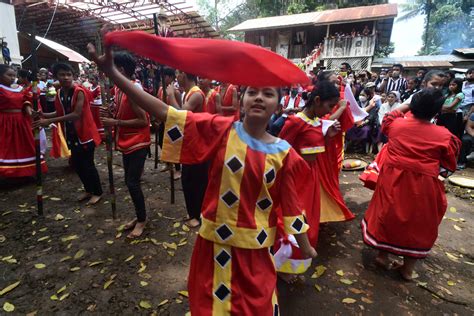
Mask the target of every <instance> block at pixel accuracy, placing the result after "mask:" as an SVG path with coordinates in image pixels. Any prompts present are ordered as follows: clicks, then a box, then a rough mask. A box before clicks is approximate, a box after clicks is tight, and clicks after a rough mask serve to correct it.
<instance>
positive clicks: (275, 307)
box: [273, 304, 280, 316]
mask: <svg viewBox="0 0 474 316" xmlns="http://www.w3.org/2000/svg"><path fill="white" fill-rule="evenodd" d="M278 315H280V313H279V309H278V305H277V304H275V306H273V316H278Z"/></svg>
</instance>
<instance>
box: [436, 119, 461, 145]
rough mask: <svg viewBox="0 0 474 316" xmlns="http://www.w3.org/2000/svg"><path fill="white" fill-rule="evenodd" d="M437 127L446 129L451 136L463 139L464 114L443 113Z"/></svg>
mask: <svg viewBox="0 0 474 316" xmlns="http://www.w3.org/2000/svg"><path fill="white" fill-rule="evenodd" d="M436 124H437V125H440V126H444V127H446V128H447V129H448V130H449V131H450V132H451V134H453V135H454V136H457V137H458V138H459V139H461V136H462V134H463V132H464V122H463V120H462V113H443V114H441V115H440V116H439V117H438V122H437V123H436Z"/></svg>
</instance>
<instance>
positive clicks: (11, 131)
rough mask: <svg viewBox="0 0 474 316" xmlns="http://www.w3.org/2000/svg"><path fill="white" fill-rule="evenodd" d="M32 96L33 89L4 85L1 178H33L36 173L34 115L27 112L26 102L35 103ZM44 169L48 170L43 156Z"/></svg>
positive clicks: (0, 110) (0, 95)
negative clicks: (32, 119) (31, 115)
mask: <svg viewBox="0 0 474 316" xmlns="http://www.w3.org/2000/svg"><path fill="white" fill-rule="evenodd" d="M32 96H33V94H32V93H31V88H29V89H28V88H26V89H23V87H21V86H20V87H18V88H10V87H7V86H4V85H0V126H1V127H2V128H1V135H0V177H7V178H16V177H32V176H35V174H36V149H35V140H34V138H33V132H32V124H31V117H30V116H29V115H27V114H26V113H25V112H24V111H23V107H24V104H25V103H30V104H31V102H32ZM38 103H39V102H38ZM41 170H42V172H46V171H47V167H46V162H45V161H44V160H43V157H41Z"/></svg>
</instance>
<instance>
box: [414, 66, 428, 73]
mask: <svg viewBox="0 0 474 316" xmlns="http://www.w3.org/2000/svg"><path fill="white" fill-rule="evenodd" d="M420 70H421V71H423V72H424V73H427V72H428V69H426V68H425V67H421V68H418V70H417V71H416V72H419V71H420Z"/></svg>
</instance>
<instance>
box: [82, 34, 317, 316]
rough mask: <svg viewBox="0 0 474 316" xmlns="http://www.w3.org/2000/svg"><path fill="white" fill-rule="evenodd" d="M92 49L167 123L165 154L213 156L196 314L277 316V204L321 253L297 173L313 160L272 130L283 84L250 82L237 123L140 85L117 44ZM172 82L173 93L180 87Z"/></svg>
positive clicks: (292, 228) (196, 260)
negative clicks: (122, 69)
mask: <svg viewBox="0 0 474 316" xmlns="http://www.w3.org/2000/svg"><path fill="white" fill-rule="evenodd" d="M121 34H122V35H124V36H127V35H129V34H123V33H117V35H121ZM143 38H144V37H143ZM107 40H108V37H107V36H106V42H107ZM150 40H152V39H151V38H150ZM177 40H178V39H177ZM179 40H181V39H179ZM182 40H186V39H182ZM204 42H205V40H202V43H204ZM109 43H110V37H109ZM168 43H175V42H173V41H169V42H168ZM194 43H200V42H196V41H195V42H194ZM169 45H171V44H169ZM89 52H90V53H91V54H92V56H93V59H94V60H95V61H96V63H97V64H98V65H99V66H100V67H101V68H102V69H103V71H104V72H105V73H106V74H107V75H108V76H109V77H110V78H111V79H112V80H113V81H114V82H115V84H116V85H117V86H118V87H119V88H120V89H121V90H122V91H123V92H124V93H125V94H127V96H128V97H129V98H130V99H131V100H132V101H133V102H135V103H136V104H137V105H139V106H140V107H141V108H143V109H144V110H146V111H147V112H149V113H150V114H152V115H154V116H155V117H156V118H157V119H159V120H161V121H165V122H166V125H165V139H164V145H163V159H165V160H167V161H170V162H182V163H187V164H193V163H202V162H204V161H208V160H211V167H210V170H209V178H210V179H213V181H210V182H209V184H208V187H207V190H206V196H205V199H204V203H203V208H202V210H203V211H202V226H201V228H200V230H199V235H198V237H197V240H196V244H195V247H194V252H193V257H192V260H191V267H190V274H189V284H188V287H189V301H190V307H191V313H192V314H193V315H198V316H199V315H211V314H214V315H230V314H231V313H232V314H238V315H251V314H253V315H270V314H271V315H278V305H277V300H276V295H275V288H276V273H275V266H274V263H273V258H272V255H271V254H270V251H269V247H270V246H272V245H273V243H274V239H275V231H276V222H277V214H276V211H275V207H277V206H279V205H280V204H281V207H282V210H283V221H284V224H285V225H284V226H285V230H286V231H287V233H289V234H294V236H295V238H296V240H297V241H298V243H299V245H300V249H301V251H302V253H303V256H304V257H305V258H309V257H314V256H315V255H316V252H315V250H314V248H312V247H311V246H310V244H309V242H308V238H307V236H306V233H305V232H306V231H307V229H308V226H307V224H306V223H305V222H304V218H303V215H302V213H301V212H302V209H301V208H300V207H298V205H299V203H298V198H297V192H296V191H295V186H296V185H295V179H297V177H298V176H300V175H301V174H304V173H305V172H307V167H306V164H305V162H304V161H303V160H302V159H301V158H300V157H299V156H298V154H297V153H296V152H295V151H294V150H293V149H292V148H291V147H290V145H289V144H288V143H287V142H286V141H283V140H280V139H277V138H275V137H273V136H271V135H270V134H268V133H266V131H265V129H266V126H267V122H268V120H269V119H270V116H271V115H272V113H273V112H274V111H275V110H276V108H277V106H278V101H279V93H278V89H276V88H273V87H261V88H253V87H249V88H248V89H247V90H246V92H245V94H244V97H243V105H244V109H245V113H246V115H245V120H244V122H243V123H240V122H236V123H234V118H233V117H227V118H226V117H222V116H218V115H210V114H208V113H193V112H191V111H178V110H176V109H174V108H173V107H169V106H168V105H166V104H164V103H163V102H162V101H160V100H158V99H156V98H154V97H153V96H150V95H149V94H147V93H146V92H143V91H140V90H138V89H135V88H134V87H133V84H132V83H131V82H130V81H129V80H128V79H127V78H125V77H124V76H123V75H121V74H120V73H119V72H118V70H117V68H115V66H114V65H113V59H112V56H111V50H110V46H107V47H106V50H105V56H101V57H97V56H96V55H95V49H94V47H93V46H92V45H90V44H89ZM208 59H209V58H208ZM180 62H183V61H180ZM178 63H179V62H176V63H175V64H178ZM177 66H178V67H179V66H180V65H177ZM296 70H297V69H295V71H296ZM168 89H169V93H168V95H170V94H172V93H173V87H171V86H170V87H168Z"/></svg>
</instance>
